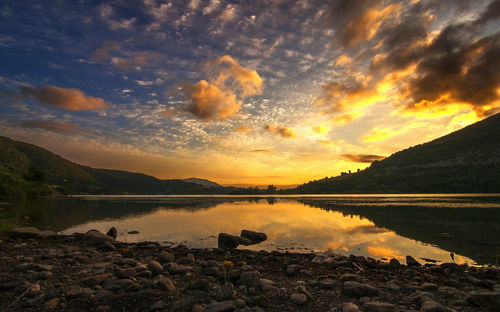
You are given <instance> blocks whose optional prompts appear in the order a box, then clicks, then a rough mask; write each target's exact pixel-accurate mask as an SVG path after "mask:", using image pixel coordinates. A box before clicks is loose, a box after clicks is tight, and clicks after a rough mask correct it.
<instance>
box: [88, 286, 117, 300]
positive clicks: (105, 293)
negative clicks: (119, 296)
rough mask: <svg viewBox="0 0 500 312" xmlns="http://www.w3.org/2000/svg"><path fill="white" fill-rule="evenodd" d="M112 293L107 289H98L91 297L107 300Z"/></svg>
mask: <svg viewBox="0 0 500 312" xmlns="http://www.w3.org/2000/svg"><path fill="white" fill-rule="evenodd" d="M111 296H112V294H111V292H110V291H107V290H103V289H101V290H98V291H96V292H95V294H94V297H93V298H92V300H93V301H101V300H107V299H109V298H111Z"/></svg>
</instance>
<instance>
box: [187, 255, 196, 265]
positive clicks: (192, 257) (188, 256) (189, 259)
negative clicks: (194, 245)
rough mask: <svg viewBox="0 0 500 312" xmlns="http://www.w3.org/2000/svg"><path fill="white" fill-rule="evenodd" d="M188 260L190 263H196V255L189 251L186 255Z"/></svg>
mask: <svg viewBox="0 0 500 312" xmlns="http://www.w3.org/2000/svg"><path fill="white" fill-rule="evenodd" d="M186 261H187V263H188V264H194V262H195V259H194V255H193V254H192V253H188V254H187V256H186Z"/></svg>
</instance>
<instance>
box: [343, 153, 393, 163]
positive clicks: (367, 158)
mask: <svg viewBox="0 0 500 312" xmlns="http://www.w3.org/2000/svg"><path fill="white" fill-rule="evenodd" d="M342 157H343V158H345V159H347V160H349V161H351V162H356V163H372V162H374V161H377V160H382V159H384V158H386V156H380V155H370V154H342Z"/></svg>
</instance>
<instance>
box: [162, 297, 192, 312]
mask: <svg viewBox="0 0 500 312" xmlns="http://www.w3.org/2000/svg"><path fill="white" fill-rule="evenodd" d="M195 304H196V301H195V300H194V298H193V297H188V298H185V299H182V300H179V301H177V302H176V303H174V304H173V305H172V306H171V307H170V309H169V310H168V312H191V309H192V307H193V305H195Z"/></svg>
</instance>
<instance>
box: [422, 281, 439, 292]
mask: <svg viewBox="0 0 500 312" xmlns="http://www.w3.org/2000/svg"><path fill="white" fill-rule="evenodd" d="M420 289H422V290H423V291H436V290H438V286H437V285H436V284H433V283H422V285H420Z"/></svg>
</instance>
